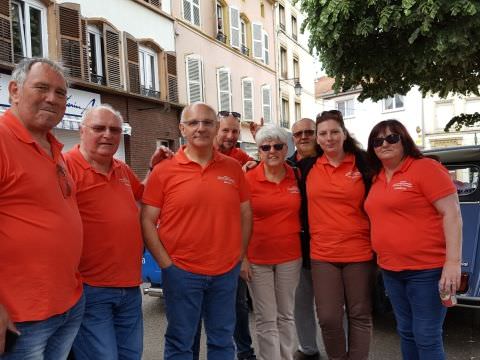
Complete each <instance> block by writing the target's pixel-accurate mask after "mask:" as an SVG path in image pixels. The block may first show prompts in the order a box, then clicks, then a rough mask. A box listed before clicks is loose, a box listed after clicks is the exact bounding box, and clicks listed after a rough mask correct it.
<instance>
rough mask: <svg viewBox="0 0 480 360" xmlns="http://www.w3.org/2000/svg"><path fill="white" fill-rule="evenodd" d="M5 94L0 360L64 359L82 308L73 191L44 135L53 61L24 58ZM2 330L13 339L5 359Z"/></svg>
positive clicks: (0, 126)
mask: <svg viewBox="0 0 480 360" xmlns="http://www.w3.org/2000/svg"><path fill="white" fill-rule="evenodd" d="M8 91H9V97H10V103H11V109H10V110H8V111H7V112H6V113H5V114H4V115H3V116H2V117H1V118H0V204H2V205H1V206H0V224H1V226H0V279H1V280H0V355H1V356H0V357H2V359H5V360H6V359H8V360H11V359H46V360H48V359H51V360H58V359H60V360H61V359H66V357H67V355H68V352H69V351H70V347H71V345H72V342H73V339H74V338H75V335H76V334H77V331H78V328H79V326H80V322H81V320H82V315H83V309H84V305H85V300H84V297H83V295H82V282H81V280H80V274H79V272H78V264H79V262H80V255H81V251H82V222H81V219H80V214H79V212H78V207H77V202H76V200H75V185H74V183H73V180H72V178H71V177H70V175H69V173H68V171H67V167H66V165H65V162H64V159H63V156H62V154H61V149H62V147H63V145H62V144H60V143H59V142H58V141H57V139H56V138H55V137H54V136H53V135H52V134H51V132H50V131H51V130H52V128H53V127H55V126H56V125H57V124H58V123H59V122H60V120H61V119H62V117H63V115H64V113H65V108H66V104H67V83H66V80H65V76H64V74H63V69H62V68H61V67H60V66H59V65H58V64H57V63H55V62H53V61H51V60H48V59H26V60H23V61H21V62H20V63H19V64H18V65H17V67H16V69H15V70H14V71H13V73H12V80H11V81H10V83H9V84H8ZM14 324H15V325H14ZM7 329H8V330H10V331H13V332H16V333H17V334H19V336H18V339H17V341H16V344H15V345H13V346H12V347H11V348H9V349H7V352H5V353H4V351H5V349H4V346H5V333H6V331H7ZM2 354H3V355H2Z"/></svg>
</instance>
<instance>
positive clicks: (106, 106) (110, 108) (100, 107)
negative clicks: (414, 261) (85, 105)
mask: <svg viewBox="0 0 480 360" xmlns="http://www.w3.org/2000/svg"><path fill="white" fill-rule="evenodd" d="M95 110H108V111H110V112H111V113H112V114H113V115H115V117H116V118H117V119H118V120H120V123H122V124H123V116H122V114H120V111H118V110H115V109H114V108H113V106H112V105H110V104H100V105H97V106H94V107H91V108H89V109H87V110H86V111H85V112H84V113H83V116H82V124H85V122H86V120H87V119H88V117H89V116H90V114H91V113H92V112H93V111H95Z"/></svg>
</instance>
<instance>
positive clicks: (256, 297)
mask: <svg viewBox="0 0 480 360" xmlns="http://www.w3.org/2000/svg"><path fill="white" fill-rule="evenodd" d="M255 140H256V142H257V144H258V149H259V154H260V160H261V162H260V164H259V165H258V166H257V167H255V169H253V170H251V171H249V172H248V173H247V174H246V179H247V182H248V184H249V185H250V190H251V204H252V210H253V233H252V237H251V239H250V244H249V246H248V252H247V259H248V260H247V261H248V262H249V263H250V266H249V273H248V277H249V279H247V280H250V281H249V284H248V285H249V288H250V294H251V296H252V299H253V308H254V312H255V322H256V334H257V340H258V351H257V355H258V356H259V358H260V359H265V360H274V359H275V360H292V359H293V352H294V350H295V322H294V318H293V310H294V297H295V289H296V287H297V284H298V279H299V275H300V267H301V250H300V236H299V235H300V217H299V211H300V192H299V189H298V186H297V181H296V177H295V173H294V171H293V169H292V168H291V167H290V166H288V165H287V164H286V163H285V158H286V155H287V141H288V134H287V132H286V131H285V130H284V129H282V128H280V127H277V126H264V127H262V128H261V129H260V130H259V131H258V132H257V134H256V137H255Z"/></svg>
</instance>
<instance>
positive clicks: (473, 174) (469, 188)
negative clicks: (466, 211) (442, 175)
mask: <svg viewBox="0 0 480 360" xmlns="http://www.w3.org/2000/svg"><path fill="white" fill-rule="evenodd" d="M479 172H480V169H479V168H478V167H477V166H475V165H456V166H453V165H450V166H448V173H449V175H450V177H451V178H452V180H453V183H454V185H455V187H456V188H457V193H458V196H459V197H460V199H461V198H462V196H467V195H470V194H473V193H474V192H475V190H477V189H478V177H479Z"/></svg>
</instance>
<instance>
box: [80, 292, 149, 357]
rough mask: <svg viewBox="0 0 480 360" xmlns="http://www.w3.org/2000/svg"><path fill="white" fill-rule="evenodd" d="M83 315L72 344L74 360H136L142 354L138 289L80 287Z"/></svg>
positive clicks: (140, 305)
mask: <svg viewBox="0 0 480 360" xmlns="http://www.w3.org/2000/svg"><path fill="white" fill-rule="evenodd" d="M84 289H85V299H86V304H85V315H84V317H83V321H82V326H81V327H80V330H79V332H78V335H77V337H76V338H75V342H74V343H73V353H74V355H75V360H88V359H102V360H110V359H111V360H116V359H119V360H127V359H128V360H134V359H135V360H140V359H141V358H142V351H143V316H142V295H141V293H140V288H139V287H138V286H135V287H127V288H114V287H112V288H111V287H97V286H89V285H87V284H85V285H84Z"/></svg>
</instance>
